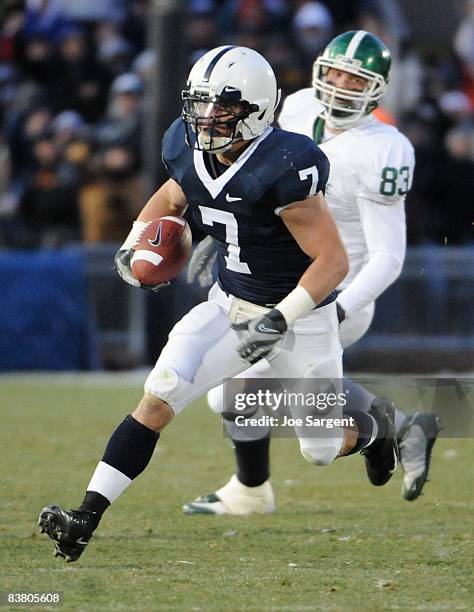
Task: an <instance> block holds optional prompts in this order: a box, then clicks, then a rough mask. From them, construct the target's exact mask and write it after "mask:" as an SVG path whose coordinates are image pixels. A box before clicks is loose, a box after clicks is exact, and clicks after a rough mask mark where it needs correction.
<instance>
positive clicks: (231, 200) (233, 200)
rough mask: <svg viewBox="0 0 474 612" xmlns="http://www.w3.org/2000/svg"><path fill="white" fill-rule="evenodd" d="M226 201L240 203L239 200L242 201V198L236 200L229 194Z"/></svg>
mask: <svg viewBox="0 0 474 612" xmlns="http://www.w3.org/2000/svg"><path fill="white" fill-rule="evenodd" d="M225 199H226V200H227V201H228V202H238V201H239V200H241V199H242V198H234V197H232V196H231V195H230V194H227V195H226V196H225Z"/></svg>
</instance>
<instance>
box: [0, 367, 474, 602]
mask: <svg viewBox="0 0 474 612" xmlns="http://www.w3.org/2000/svg"><path fill="white" fill-rule="evenodd" d="M117 381H120V377H118V378H117ZM140 395H141V390H140V386H139V385H135V386H127V385H124V384H122V385H120V386H115V388H114V387H113V386H110V385H107V384H98V383H97V382H90V381H89V382H88V379H78V381H77V382H70V383H66V382H63V381H61V380H58V381H56V382H55V381H54V379H49V382H48V383H46V382H42V381H41V380H37V379H32V380H29V381H28V380H27V379H23V378H14V377H12V378H0V410H1V419H2V421H1V440H0V448H1V466H2V471H1V473H2V478H1V485H0V486H1V489H0V541H1V551H2V552H1V554H0V587H1V588H0V590H1V591H2V592H3V597H4V594H5V592H10V591H23V592H26V591H29V592H51V591H60V592H61V593H62V595H63V604H62V606H61V609H62V610H84V611H91V610H93V611H95V610H207V609H212V610H224V611H226V610H344V611H347V610H349V611H352V610H374V611H378V610H429V611H432V610H472V609H474V592H473V587H472V584H473V576H472V568H473V566H474V558H473V550H474V546H473V534H472V525H473V515H474V512H473V511H474V486H473V485H474V477H473V473H474V470H473V464H474V450H473V447H472V440H471V439H457V440H451V439H442V440H440V441H439V442H438V443H437V445H436V446H435V452H434V458H433V466H432V482H430V483H429V484H428V485H427V487H426V489H425V495H424V496H423V497H422V498H420V499H419V500H417V501H416V502H413V503H409V502H405V501H403V500H402V499H401V498H400V483H401V474H400V473H399V474H397V475H396V476H395V477H394V479H393V480H392V482H390V483H389V484H388V485H387V486H386V487H382V488H380V489H377V488H375V487H373V486H371V485H370V484H369V483H368V481H367V479H366V476H365V471H364V468H363V465H362V461H361V458H360V457H358V456H354V457H350V458H347V459H342V460H338V461H336V462H335V464H333V465H332V466H329V467H327V468H316V467H312V466H310V465H309V464H307V463H306V462H305V461H304V460H303V459H302V458H301V457H300V455H299V452H298V447H297V443H296V441H295V440H286V439H276V440H274V441H273V445H272V466H273V485H274V489H275V492H276V495H277V502H278V512H277V513H276V514H274V515H271V516H254V517H250V518H241V517H237V518H235V517H234V518H229V517H210V516H199V517H190V516H185V515H183V514H182V513H181V510H180V507H181V505H182V503H184V502H186V501H189V500H190V499H192V498H194V497H195V496H197V495H198V494H202V493H208V492H211V491H212V490H214V488H216V486H217V485H221V484H223V483H224V482H225V481H226V480H227V478H228V476H229V475H230V474H231V473H232V465H233V461H232V453H231V452H230V449H229V444H228V441H227V440H225V439H224V438H223V436H222V432H221V429H220V424H219V421H218V419H217V418H216V417H215V416H214V415H212V414H211V413H210V412H209V411H208V410H207V409H205V408H204V406H203V404H202V403H201V404H197V405H195V406H193V407H191V408H189V409H188V410H187V411H185V413H184V414H183V415H182V416H180V417H179V418H177V419H176V420H175V422H174V423H173V424H172V425H171V426H170V428H169V429H168V431H167V432H166V433H165V434H164V435H163V436H162V439H161V440H160V442H159V445H158V452H157V453H155V456H154V458H153V460H152V462H151V464H150V466H149V467H148V469H147V471H146V472H145V474H143V475H142V476H141V477H140V478H139V479H138V480H137V481H136V482H135V483H134V484H133V486H132V487H130V488H129V489H128V490H127V491H126V492H125V493H124V495H123V496H122V497H121V498H120V499H119V500H118V501H117V502H116V503H115V504H114V506H113V507H112V508H111V509H110V510H109V511H108V512H107V513H106V515H105V517H104V519H103V521H102V524H101V526H100V528H99V530H98V533H97V536H96V537H94V541H93V543H92V544H91V545H90V546H89V548H88V549H87V551H86V552H85V554H84V556H83V557H82V558H81V559H80V561H79V562H77V563H73V564H65V563H64V562H63V561H62V560H59V559H54V558H53V555H52V543H51V541H50V540H48V539H47V538H46V537H45V536H40V535H39V533H38V532H37V527H36V521H37V515H38V512H39V510H40V509H41V507H42V506H43V505H45V504H51V503H59V504H62V505H65V506H67V507H70V506H73V507H74V506H77V504H78V503H79V502H80V501H81V498H82V493H83V490H84V488H85V487H86V485H87V483H88V480H89V478H90V474H91V472H92V471H93V469H94V467H95V465H96V462H97V460H98V458H100V456H101V453H102V451H103V447H104V445H105V443H106V441H107V439H108V436H109V434H110V432H111V431H112V430H113V428H114V427H115V426H116V424H117V423H118V422H119V421H120V420H121V419H122V416H123V415H124V414H126V413H127V412H128V411H130V410H131V409H132V408H133V407H134V405H135V403H136V401H137V400H138V399H139V397H140ZM4 601H5V600H4V599H3V602H4ZM3 602H2V603H3Z"/></svg>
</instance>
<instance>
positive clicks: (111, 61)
mask: <svg viewBox="0 0 474 612" xmlns="http://www.w3.org/2000/svg"><path fill="white" fill-rule="evenodd" d="M97 57H98V59H99V62H100V65H101V67H102V69H103V70H104V72H105V73H106V74H107V76H108V80H109V82H111V81H112V80H113V79H114V78H116V77H117V76H119V75H120V74H122V73H123V72H125V71H127V70H128V69H129V68H130V63H131V60H132V48H131V46H130V44H129V43H128V42H127V41H126V40H125V38H123V37H122V36H120V35H115V36H110V37H107V38H105V39H104V40H102V41H101V42H100V44H99V47H98V51H97Z"/></svg>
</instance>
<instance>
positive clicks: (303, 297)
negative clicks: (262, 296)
mask: <svg viewBox="0 0 474 612" xmlns="http://www.w3.org/2000/svg"><path fill="white" fill-rule="evenodd" d="M315 306H316V302H315V301H314V300H313V298H312V297H311V296H310V294H309V293H308V292H307V291H306V289H305V288H304V287H302V286H301V285H297V286H296V287H295V288H294V289H293V291H292V292H291V293H289V294H288V295H287V296H286V298H283V300H282V301H281V302H280V303H279V304H277V305H276V306H275V308H276V309H277V310H279V311H280V312H281V314H282V315H283V317H284V318H285V321H286V323H287V324H288V325H291V324H292V323H294V322H295V321H296V319H299V318H300V317H302V316H303V315H305V314H307V313H308V312H309V311H310V310H312V309H313V308H314V307H315Z"/></svg>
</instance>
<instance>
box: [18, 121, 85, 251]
mask: <svg viewBox="0 0 474 612" xmlns="http://www.w3.org/2000/svg"><path fill="white" fill-rule="evenodd" d="M32 152H33V158H34V161H35V164H36V168H37V169H36V171H35V172H34V174H33V177H32V179H31V181H30V183H29V185H28V186H27V188H26V189H25V191H24V193H23V195H22V197H21V200H20V216H21V219H22V220H23V225H24V228H25V229H26V233H27V234H26V242H27V244H29V246H32V247H59V246H61V245H63V244H65V243H68V242H71V241H77V240H79V239H80V225H79V210H78V205H77V194H78V188H79V185H78V183H77V181H75V180H69V179H68V178H67V176H65V175H64V174H62V173H61V159H60V157H59V155H58V151H57V149H56V147H55V144H54V139H53V136H52V133H51V132H50V131H48V130H47V131H45V132H43V133H41V134H40V135H39V136H38V137H37V138H36V139H35V141H34V143H33V150H32Z"/></svg>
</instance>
